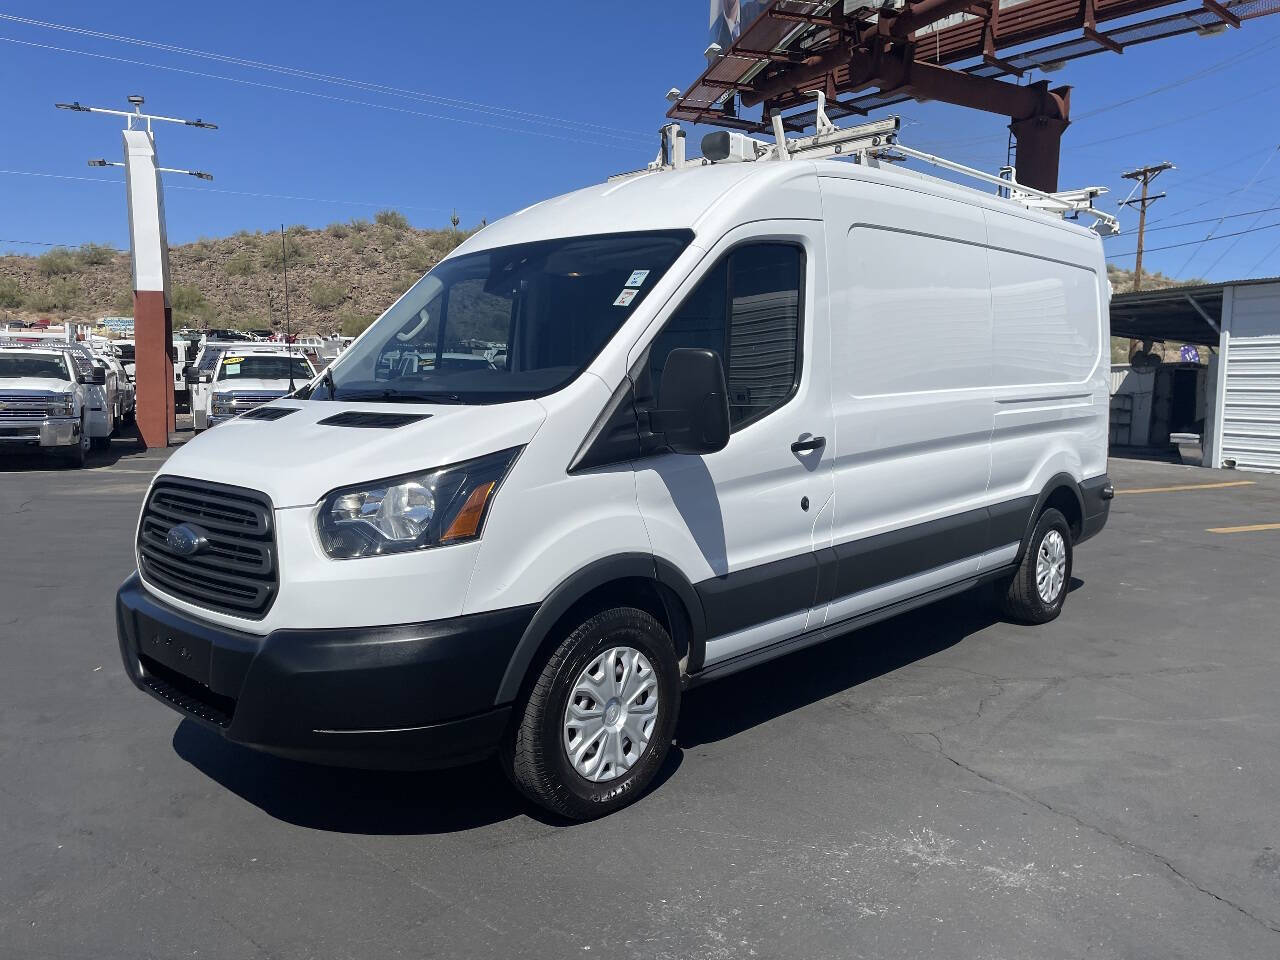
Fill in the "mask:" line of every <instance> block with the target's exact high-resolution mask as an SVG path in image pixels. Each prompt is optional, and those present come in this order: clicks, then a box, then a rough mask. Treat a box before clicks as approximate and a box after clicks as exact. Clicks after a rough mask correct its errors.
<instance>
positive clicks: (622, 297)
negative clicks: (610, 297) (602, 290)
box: [613, 290, 640, 307]
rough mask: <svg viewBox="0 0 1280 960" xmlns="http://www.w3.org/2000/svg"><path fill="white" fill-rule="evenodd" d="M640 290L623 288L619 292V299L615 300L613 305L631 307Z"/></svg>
mask: <svg viewBox="0 0 1280 960" xmlns="http://www.w3.org/2000/svg"><path fill="white" fill-rule="evenodd" d="M639 292H640V291H639V290H623V291H622V292H621V293H620V294H618V299H617V300H615V301H613V305H614V306H615V307H629V306H630V305H631V301H632V300H634V299H635V298H636V294H637V293H639Z"/></svg>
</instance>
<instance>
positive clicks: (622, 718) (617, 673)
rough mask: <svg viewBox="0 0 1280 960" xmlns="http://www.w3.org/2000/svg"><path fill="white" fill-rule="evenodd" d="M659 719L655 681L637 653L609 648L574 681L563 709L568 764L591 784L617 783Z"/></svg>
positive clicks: (632, 763)
mask: <svg viewBox="0 0 1280 960" xmlns="http://www.w3.org/2000/svg"><path fill="white" fill-rule="evenodd" d="M657 720H658V677H657V674H655V673H654V672H653V665H652V664H651V663H649V660H648V658H647V657H645V655H644V654H643V653H641V652H640V651H639V650H635V649H633V648H631V647H612V648H610V649H608V650H605V651H604V652H603V653H601V654H599V655H598V656H597V657H596V658H595V659H594V660H592V661H591V663H589V664H588V665H587V668H586V669H585V670H583V671H582V673H580V674H579V675H578V679H577V680H576V681H574V684H573V689H572V690H571V691H570V692H569V702H568V704H567V705H566V706H565V709H564V733H563V742H564V749H565V753H566V754H567V755H568V757H569V762H570V763H571V764H573V769H574V770H576V771H577V772H578V773H579V774H580V775H581V776H582V777H584V778H585V779H587V780H591V781H593V782H595V783H605V782H607V781H610V780H616V779H618V778H619V777H621V776H623V775H625V774H626V772H627V771H628V770H630V769H631V768H632V767H633V766H635V764H636V762H637V761H638V760H639V759H640V758H641V757H642V756H643V755H644V751H645V749H646V748H647V747H648V746H649V738H650V737H651V736H652V735H653V726H654V724H655V723H656V722H657Z"/></svg>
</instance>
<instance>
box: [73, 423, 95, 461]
mask: <svg viewBox="0 0 1280 960" xmlns="http://www.w3.org/2000/svg"><path fill="white" fill-rule="evenodd" d="M92 442H93V440H92V439H91V438H90V436H89V424H88V422H87V421H86V420H85V418H84V417H81V418H80V437H79V438H78V439H77V440H76V445H75V446H74V447H72V448H71V450H70V451H69V456H68V457H67V463H68V464H69V465H70V466H72V467H75V468H76V469H77V470H78V469H80V468H82V467H83V466H84V464H85V460H86V459H87V458H88V456H89V444H91V443H92Z"/></svg>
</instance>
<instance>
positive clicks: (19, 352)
mask: <svg viewBox="0 0 1280 960" xmlns="http://www.w3.org/2000/svg"><path fill="white" fill-rule="evenodd" d="M105 380H106V372H105V371H104V370H103V369H102V368H101V367H95V366H94V365H93V364H92V363H90V362H89V361H88V360H87V358H86V357H84V356H82V355H81V354H80V353H78V352H76V351H72V350H70V349H66V348H59V347H58V346H56V345H54V344H50V345H48V346H46V345H43V344H39V343H33V344H25V343H18V342H14V341H4V340H0V449H14V448H40V449H42V450H46V451H48V452H50V453H55V454H62V455H64V456H66V457H67V458H68V459H69V460H70V462H71V464H72V465H73V466H77V467H83V466H84V463H85V455H86V454H87V453H88V452H89V445H90V443H91V442H92V434H91V425H90V417H91V416H92V414H91V412H90V407H91V403H92V401H91V398H90V388H91V387H92V386H93V385H95V384H96V385H98V386H99V387H101V386H102V385H103V384H104V383H105Z"/></svg>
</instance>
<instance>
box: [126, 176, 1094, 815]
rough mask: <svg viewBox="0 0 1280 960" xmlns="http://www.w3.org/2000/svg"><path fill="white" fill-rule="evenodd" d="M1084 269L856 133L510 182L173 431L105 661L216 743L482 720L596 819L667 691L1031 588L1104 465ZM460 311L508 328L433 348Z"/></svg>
mask: <svg viewBox="0 0 1280 960" xmlns="http://www.w3.org/2000/svg"><path fill="white" fill-rule="evenodd" d="M1108 291H1109V288H1108V284H1107V279H1106V269H1105V263H1104V259H1103V252H1102V246H1101V243H1100V242H1099V238H1098V237H1097V236H1096V235H1095V234H1094V233H1092V232H1090V231H1089V230H1086V229H1084V228H1083V227H1081V226H1078V225H1075V224H1073V223H1069V222H1065V221H1064V220H1063V219H1062V218H1061V217H1058V216H1055V215H1051V214H1048V213H1045V212H1041V211H1036V210H1033V209H1029V208H1028V207H1027V206H1026V205H1024V204H1022V203H1018V202H1014V201H1013V200H1007V199H1002V198H1000V197H997V196H993V195H989V194H984V193H980V192H978V191H976V190H972V189H967V188H965V187H961V186H957V185H956V184H953V183H948V182H944V181H942V180H938V179H934V178H931V177H926V176H923V175H920V174H915V173H911V172H909V171H901V170H894V169H881V168H879V167H878V166H876V165H872V164H864V165H857V164H851V163H847V162H838V161H825V160H824V161H813V160H806V159H802V158H797V157H792V158H791V159H789V160H786V161H785V162H740V163H729V162H725V163H715V164H710V165H700V166H696V167H694V168H692V169H678V170H674V171H672V170H660V171H657V172H651V173H649V174H647V175H639V176H634V177H631V178H629V179H622V180H619V181H616V182H610V183H607V184H604V185H601V186H596V187H591V188H589V189H585V190H580V191H577V192H575V193H570V194H567V195H565V196H562V197H559V198H556V199H553V200H549V201H546V202H544V203H540V204H537V205H535V206H532V207H530V208H528V209H525V210H522V211H520V212H519V213H516V214H513V215H511V216H509V217H507V218H506V219H504V220H501V221H498V222H497V223H494V224H492V225H490V226H488V227H486V228H485V229H484V230H482V231H480V232H479V233H478V234H476V235H474V236H472V237H471V238H469V239H468V240H467V241H466V242H465V243H463V244H462V245H461V246H460V247H459V248H458V249H457V250H456V251H454V252H453V253H452V254H450V255H449V256H448V257H447V258H446V259H444V260H443V261H441V262H440V263H439V264H438V265H436V266H435V267H434V268H433V269H432V270H431V272H430V273H428V274H427V275H426V276H425V277H423V278H422V279H421V280H420V281H418V283H416V284H415V285H414V286H413V287H412V288H411V289H410V290H409V291H408V292H407V293H406V294H404V296H403V297H401V298H400V300H399V301H397V302H396V303H395V304H394V305H393V306H392V307H391V308H390V309H389V310H388V311H387V312H386V313H385V314H384V315H383V316H382V317H381V318H380V319H379V320H378V321H377V322H376V323H374V324H373V325H372V326H371V327H370V328H369V329H368V330H367V331H366V332H365V333H364V334H363V335H362V336H361V337H360V338H359V339H358V340H357V341H356V342H355V344H353V345H352V347H351V348H350V349H348V350H347V351H345V352H344V353H343V354H342V355H341V356H340V357H338V359H337V360H336V361H335V362H334V363H333V365H332V366H331V367H330V368H329V369H328V370H327V371H326V372H325V373H324V374H323V375H321V376H320V377H318V378H317V379H316V380H314V381H313V382H312V383H311V384H310V385H309V386H308V387H304V388H303V389H302V390H300V391H299V392H298V394H297V395H296V396H294V397H291V398H288V399H285V400H280V401H276V402H273V403H270V404H267V405H264V406H262V407H259V408H258V409H256V410H253V411H251V412H249V413H247V414H245V415H243V416H240V417H238V418H236V419H235V420H234V421H232V422H230V423H228V424H226V425H224V426H222V427H220V428H219V429H218V430H215V431H212V432H210V433H208V434H206V435H204V436H201V437H199V438H198V439H196V440H195V441H193V442H190V443H188V444H187V445H185V446H184V447H182V448H181V449H179V450H178V451H177V452H175V453H174V455H173V456H172V457H170V458H169V459H168V460H167V461H166V462H165V464H164V465H163V466H162V467H161V469H160V472H159V474H158V475H157V477H156V478H155V480H154V482H153V484H152V487H151V489H150V492H149V493H148V495H147V497H146V500H145V503H144V506H143V510H142V515H141V520H140V522H139V525H138V533H137V562H138V572H137V574H136V575H134V576H132V577H131V578H130V579H129V580H128V581H127V582H126V583H125V584H124V585H123V586H122V587H121V589H120V592H119V596H118V601H117V618H118V632H119V638H120V645H121V649H122V652H123V656H124V661H125V665H126V667H127V669H128V672H129V674H130V676H131V678H132V679H133V681H134V683H135V684H136V685H137V686H139V687H140V688H141V689H143V690H145V691H149V692H150V693H151V694H153V695H154V696H155V697H157V698H159V699H160V700H163V701H165V702H167V703H168V704H169V705H170V706H172V707H174V708H175V709H177V710H178V711H180V712H182V713H184V714H186V715H187V716H190V717H194V718H195V719H196V720H198V721H199V722H201V723H203V724H205V725H206V726H208V727H210V728H212V729H214V730H217V731H219V732H220V733H221V734H222V735H223V736H225V737H226V738H228V739H229V740H232V741H235V742H238V743H241V744H246V745H250V746H253V747H257V748H260V749H263V750H267V751H270V752H273V753H276V754H279V755H283V756H287V757H294V758H300V759H304V760H312V761H317V762H324V763H334V764H346V765H352V766H359V767H391V768H396V767H399V768H415V767H427V766H431V765H444V764H451V763H459V762H463V761H466V760H471V759H474V758H477V757H483V756H485V755H486V754H492V753H496V754H497V755H498V756H499V757H500V758H501V761H502V763H503V764H504V765H505V768H506V770H507V771H508V773H509V775H510V777H511V779H512V780H513V781H514V783H515V784H516V785H517V786H518V787H519V788H520V789H521V790H522V791H523V792H524V793H525V794H526V795H528V796H529V797H531V798H532V799H534V800H535V801H536V802H538V803H540V804H543V805H545V806H546V807H548V808H550V809H552V810H555V811H558V812H559V813H561V814H563V815H566V816H569V817H591V816H597V815H600V814H602V813H607V812H609V811H611V810H614V809H616V808H618V807H619V806H621V805H623V804H625V803H627V802H628V801H629V800H631V799H633V798H634V797H635V796H636V795H637V794H638V793H639V792H640V791H642V790H643V788H644V787H645V785H646V784H647V783H648V782H649V781H650V779H651V778H652V777H653V776H654V774H655V772H656V771H657V770H658V768H659V767H660V765H661V764H662V763H663V760H664V756H665V755H666V753H667V749H668V747H669V745H670V744H671V740H672V733H673V731H674V729H675V724H676V717H677V713H678V711H679V707H680V698H681V692H682V691H683V690H684V689H686V688H688V687H690V686H692V685H695V684H699V683H703V682H705V681H708V680H712V679H714V678H716V677H722V676H724V675H725V674H728V673H731V672H733V671H735V670H741V669H743V668H745V667H749V666H753V665H756V664H759V663H762V662H764V661H767V660H769V659H771V658H773V657H778V656H781V655H783V654H786V653H787V652H789V651H792V650H796V649H798V648H801V647H804V646H807V645H809V644H814V643H817V642H820V641H829V642H837V643H838V642H844V641H845V640H846V639H847V635H848V634H849V632H850V631H851V630H852V629H853V628H855V627H858V626H859V625H862V624H866V623H868V622H871V621H874V620H877V619H880V618H883V617H886V616H889V615H892V614H895V613H897V612H899V611H902V610H906V609H908V608H911V607H914V606H917V605H921V604H925V603H928V602H931V601H933V600H935V599H938V598H940V597H944V596H948V595H952V594H955V593H958V592H960V591H964V590H968V589H969V588H972V587H975V586H978V585H980V584H984V583H994V584H996V585H997V587H996V592H997V593H998V595H1000V596H1001V597H1002V598H1003V604H1004V608H1005V610H1006V611H1007V612H1008V613H1009V615H1011V616H1013V617H1016V618H1018V619H1020V620H1023V621H1027V622H1033V623H1040V622H1044V621H1048V620H1051V619H1053V618H1054V617H1056V616H1057V615H1058V613H1059V611H1060V610H1061V609H1062V606H1063V602H1064V600H1065V599H1066V596H1067V590H1068V585H1069V583H1070V578H1071V564H1072V551H1073V548H1074V547H1075V546H1076V545H1077V544H1079V543H1080V542H1081V541H1083V540H1085V539H1086V538H1088V537H1090V536H1092V535H1094V534H1096V533H1097V532H1098V531H1099V529H1101V527H1102V526H1103V524H1104V523H1105V521H1106V519H1107V514H1108V508H1109V502H1108V500H1109V497H1110V495H1111V493H1112V490H1111V487H1110V486H1109V484H1108V481H1107V476H1106V454H1107V410H1108V373H1109V366H1108V362H1107V356H1108V341H1107V338H1108V322H1107V300H1108V296H1109V292H1108ZM464 340H485V341H491V342H497V343H504V344H506V355H505V358H504V360H503V362H502V363H500V364H499V363H494V364H488V365H485V366H477V365H474V364H465V365H454V364H453V363H451V362H449V357H450V354H454V353H458V352H459V347H458V345H459V344H460V343H461V342H462V341H464ZM406 351H412V352H413V353H415V354H416V355H417V356H419V357H421V358H432V357H434V358H436V362H434V363H431V362H422V363H417V364H412V365H408V366H406V365H404V364H400V363H387V362H385V358H386V357H387V356H389V355H396V356H400V357H403V355H404V354H405V353H406ZM972 596H973V597H974V599H975V601H977V600H979V599H980V598H983V597H989V596H990V591H974V592H973V593H972Z"/></svg>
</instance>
